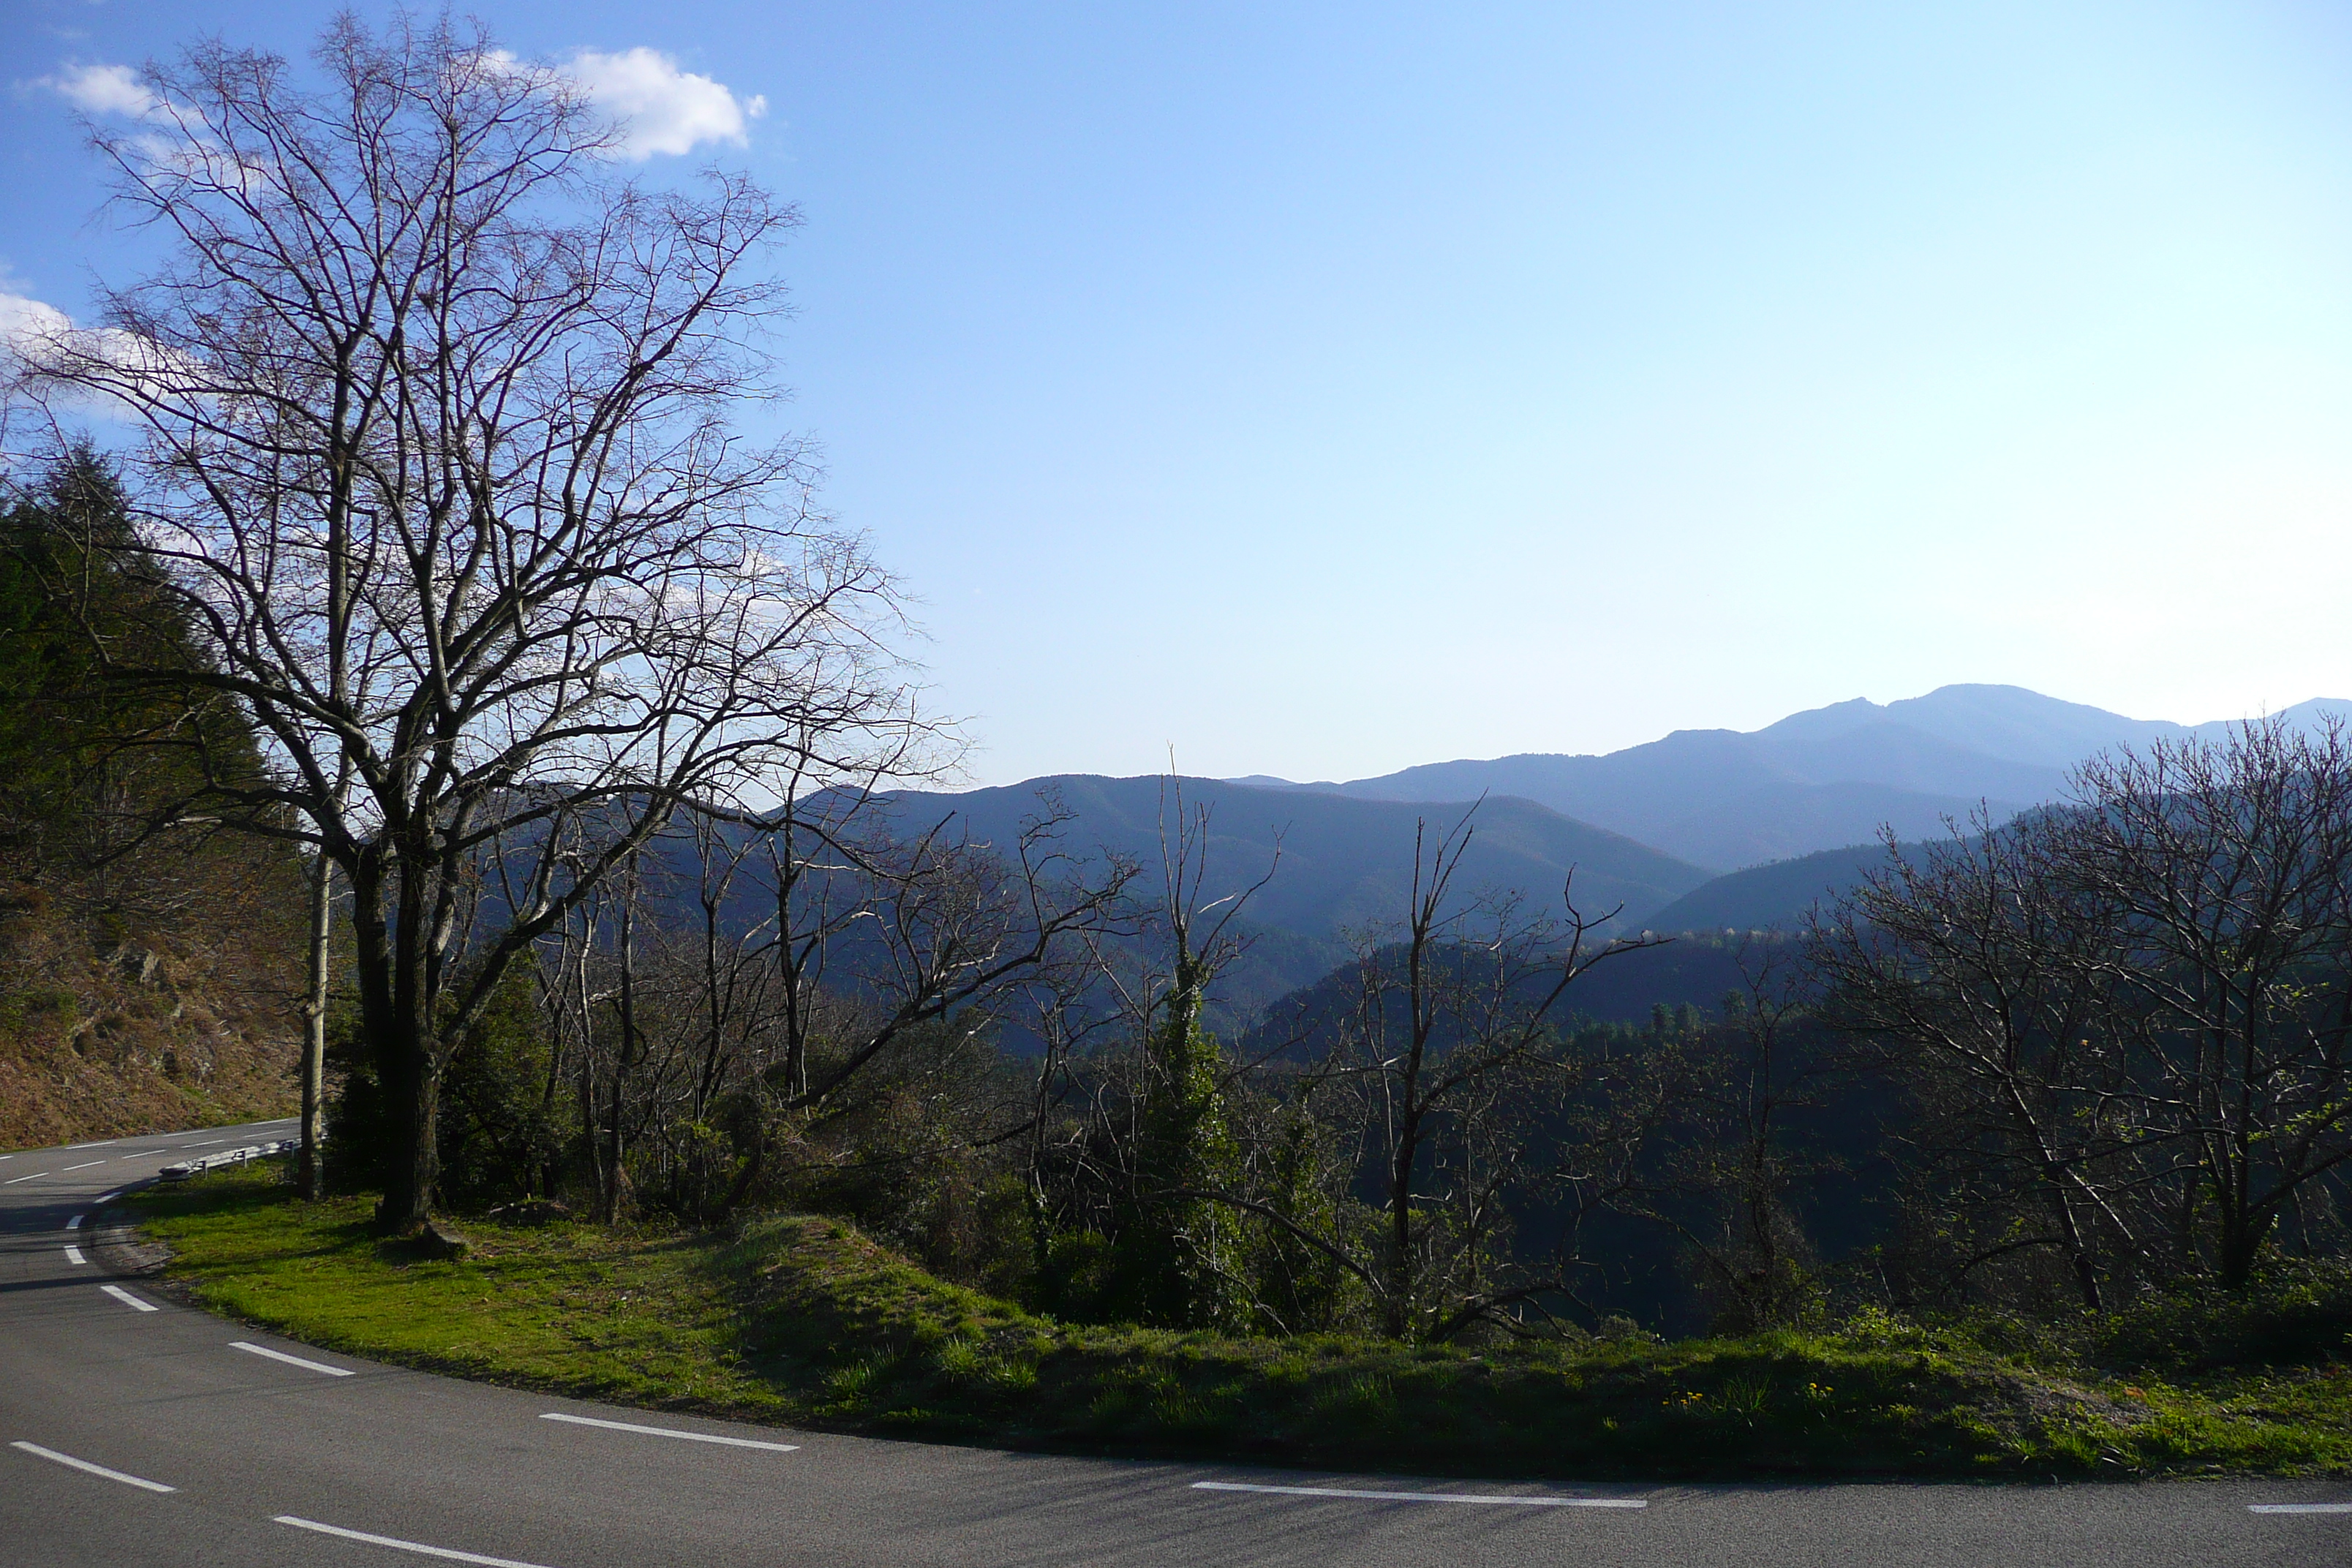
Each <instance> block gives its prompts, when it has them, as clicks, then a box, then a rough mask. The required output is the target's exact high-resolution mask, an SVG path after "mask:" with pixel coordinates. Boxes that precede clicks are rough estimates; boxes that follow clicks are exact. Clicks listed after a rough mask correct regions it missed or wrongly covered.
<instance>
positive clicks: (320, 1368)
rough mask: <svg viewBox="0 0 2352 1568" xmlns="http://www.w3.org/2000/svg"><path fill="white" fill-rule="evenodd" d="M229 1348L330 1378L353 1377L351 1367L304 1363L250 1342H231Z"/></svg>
mask: <svg viewBox="0 0 2352 1568" xmlns="http://www.w3.org/2000/svg"><path fill="white" fill-rule="evenodd" d="M228 1348H229V1349H231V1350H233V1351H247V1352H250V1353H252V1354H254V1355H266V1356H268V1358H269V1359H270V1360H271V1361H282V1362H284V1363H286V1364H287V1365H288V1366H299V1367H301V1368H303V1369H304V1370H305V1371H309V1372H323V1373H326V1374H327V1375H328V1376H329V1377H349V1376H351V1375H352V1369H351V1368H350V1367H347V1366H329V1365H328V1364H327V1363H325V1362H322V1361H304V1360H303V1359H302V1358H301V1357H300V1356H299V1355H288V1354H287V1353H286V1352H284V1351H274V1350H271V1349H270V1348H269V1347H268V1345H257V1344H255V1343H253V1342H251V1341H249V1340H231V1341H229V1342H228Z"/></svg>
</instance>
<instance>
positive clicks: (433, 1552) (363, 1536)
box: [270, 1513, 540, 1568]
mask: <svg viewBox="0 0 2352 1568" xmlns="http://www.w3.org/2000/svg"><path fill="white" fill-rule="evenodd" d="M270 1522H271V1523H272V1524H290V1525H292V1526H293V1527H294V1528H295V1529H297V1530H308V1531H315V1532H317V1533H318V1534H320V1535H334V1536H340V1537H341V1538H342V1539H343V1540H345V1541H364V1542H367V1543H368V1544H369V1545H370V1546H389V1547H391V1548H392V1549H393V1550H394V1552H415V1553H416V1554H417V1555H418V1556H419V1557H441V1558H446V1559H447V1560H448V1561H450V1562H452V1563H481V1564H482V1565H483V1568H540V1564H538V1563H519V1562H517V1561H516V1560H515V1559H513V1558H511V1557H485V1556H483V1555H482V1554H481V1553H480V1552H458V1551H456V1550H454V1549H453V1548H450V1547H446V1546H427V1545H425V1543H424V1542H421V1541H403V1540H401V1539H400V1538H399V1537H398V1536H394V1535H370V1534H369V1533H368V1532H367V1531H364V1530H345V1529H344V1528H343V1527H342V1526H341V1525H339V1524H320V1522H319V1521H317V1520H315V1519H297V1518H295V1517H294V1516H293V1515H292V1514H290V1513H281V1514H278V1516H277V1517H276V1518H274V1519H272V1520H271V1521H270Z"/></svg>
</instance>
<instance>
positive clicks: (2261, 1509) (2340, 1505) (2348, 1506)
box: [2246, 1502, 2352, 1513]
mask: <svg viewBox="0 0 2352 1568" xmlns="http://www.w3.org/2000/svg"><path fill="white" fill-rule="evenodd" d="M2246 1511H2247V1512H2248V1513H2352V1502H2250V1503H2248V1504H2247V1505H2246Z"/></svg>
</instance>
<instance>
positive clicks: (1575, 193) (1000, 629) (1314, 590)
mask: <svg viewBox="0 0 2352 1568" xmlns="http://www.w3.org/2000/svg"><path fill="white" fill-rule="evenodd" d="M363 9H364V8H363ZM328 10H329V7H327V6H324V5H320V6H316V7H311V6H305V5H288V4H274V5H240V4H235V3H231V4H219V3H217V0H215V3H208V4H207V5H205V6H203V7H201V8H192V7H189V6H186V5H156V4H144V3H131V0H100V3H97V4H91V3H88V0H12V4H11V5H9V6H8V7H7V11H6V22H7V26H5V30H0V37H5V43H0V48H5V59H0V83H5V90H0V115H5V126H0V212H5V214H6V215H7V219H6V221H5V224H0V263H5V268H6V272H5V275H0V294H5V295H10V296H15V297H17V298H19V299H21V300H37V301H40V302H42V303H44V304H47V305H49V306H52V307H55V308H57V309H59V310H65V311H67V312H68V313H75V314H80V313H85V312H86V310H87V300H88V283H89V277H90V276H91V275H92V273H93V272H95V273H97V274H100V275H105V276H109V277H113V278H125V277H129V276H131V275H132V274H134V273H135V272H136V270H137V269H138V268H139V266H140V265H141V261H142V242H141V240H140V238H139V237H137V236H136V235H132V234H126V233H124V232H122V231H121V229H120V228H118V227H116V226H113V225H111V224H110V223H108V222H107V221H105V220H104V219H102V218H94V216H93V215H94V214H95V213H96V212H97V210H98V207H99V204H100V197H101V192H100V186H99V184H98V174H97V169H96V166H95V164H94V163H93V162H92V161H91V160H90V159H89V157H88V156H87V155H85V154H84V153H81V152H80V151H79V144H78V140H77V134H76V132H75V131H74V128H73V125H72V123H71V119H70V114H69V110H68V102H67V97H68V95H67V93H65V92H63V91H61V90H60V84H63V85H65V86H74V85H76V84H79V90H81V91H83V92H84V94H85V96H87V95H88V94H89V92H90V91H93V90H95V89H94V88H93V87H92V86H91V84H92V83H93V82H100V84H101V85H102V79H99V78H94V77H92V76H91V75H90V74H89V73H90V71H91V69H92V68H95V67H104V66H110V65H122V64H135V63H136V62H137V61H139V60H140V59H142V58H145V57H147V56H151V55H156V54H162V53H166V52H168V51H170V50H171V49H172V48H173V47H174V45H175V44H176V43H178V42H179V41H181V40H182V39H183V38H184V37H185V36H186V34H187V32H188V30H189V28H190V25H191V18H192V16H201V19H202V21H203V23H204V25H205V26H213V27H216V28H217V29H218V30H220V31H221V32H222V33H223V34H224V35H225V36H226V37H229V38H230V39H232V40H234V41H238V42H247V43H255V44H260V45H266V46H268V47H277V48H280V49H283V50H286V51H289V52H295V53H299V51H300V49H301V48H302V47H304V46H305V45H306V44H307V41H308V40H309V38H310V36H311V35H313V34H314V33H315V32H316V30H317V28H318V26H320V23H321V22H322V21H323V20H324V19H325V17H326V16H327V14H328ZM480 14H481V15H482V16H484V17H485V19H486V20H487V21H488V22H489V24H490V25H491V26H493V27H494V28H495V29H496V31H497V32H498V33H499V35H500V37H502V39H503V40H504V41H505V42H506V43H507V44H508V45H509V47H512V48H514V49H515V50H517V51H518V52H520V53H525V54H537V55H547V56H551V57H561V58H571V57H573V56H574V55H575V54H576V53H577V52H578V51H580V50H583V49H586V50H593V51H600V52H601V53H602V54H603V55H604V57H606V59H607V63H608V64H609V63H610V61H611V59H612V58H614V57H622V58H635V60H636V62H637V64H638V65H639V66H641V67H645V68H646V70H650V71H651V72H652V75H651V76H650V77H646V80H647V81H649V82H650V83H651V86H650V87H649V88H648V89H647V91H648V92H649V93H650V94H651V96H649V97H646V98H645V99H644V100H643V101H644V102H645V103H646V106H647V107H646V109H645V110H644V111H643V112H644V113H645V115H646V117H647V123H648V124H651V123H653V122H654V121H656V120H660V119H661V117H662V116H663V115H665V114H667V116H668V117H669V118H668V119H667V121H662V123H664V124H666V125H667V126H668V128H669V132H670V139H671V140H673V141H684V140H692V139H694V138H695V137H696V136H698V135H700V136H701V137H702V139H701V140H700V141H699V142H698V143H697V144H696V146H695V150H694V151H693V152H692V153H688V154H687V155H685V156H683V157H679V156H667V155H664V156H654V157H651V158H649V159H648V161H647V162H646V165H645V167H646V174H647V177H649V178H655V179H661V178H668V177H674V176H675V175H676V174H678V173H681V172H683V171H685V170H687V169H688V168H690V167H691V166H693V165H694V164H696V163H699V162H701V161H704V160H707V159H712V158H716V159H718V160H719V161H721V162H724V163H730V164H732V165H739V166H743V167H748V168H750V169H751V170H753V171H754V172H756V173H757V174H759V175H760V176H761V178H762V179H763V180H765V181H766V182H767V183H768V184H771V185H772V186H773V187H774V188H776V189H777V190H779V191H781V192H782V194H784V195H787V196H788V197H790V198H791V199H793V200H794V201H797V202H798V203H799V204H801V205H802V207H803V211H804V213H805V216H806V219H807V223H806V226H805V228H804V229H803V231H802V232H801V234H800V236H799V237H797V239H796V240H795V242H794V245H793V247H792V249H791V251H790V252H789V253H788V254H787V255H786V256H785V258H783V262H782V266H783V269H784V271H785V273H786V275H787V276H788V277H789V279H791V281H792V283H793V289H794V291H795V298H796V301H797V305H798V309H799V311H800V314H799V316H798V319H797V320H796V321H794V322H793V324H792V326H791V328H790V331H789V335H788V337H787V338H786V340H785V352H786V356H787V364H788V370H789V374H790V378H791V380H792V382H793V385H794V387H795V388H796V391H797V401H796V403H795V405H793V409H792V410H791V417H792V419H793V423H794V424H795V426H797V427H798V428H800V429H802V430H804V431H806V432H808V433H810V434H812V435H814V436H815V437H818V438H819V439H820V440H821V441H822V442H823V443H824V448H825V451H826V454H827V457H826V467H827V469H828V473H829V479H828V481H827V485H826V492H825V493H826V498H827V501H828V504H829V505H830V506H831V508H832V509H833V510H835V512H836V513H837V514H838V515H839V516H840V517H841V518H842V519H843V521H845V522H848V523H850V524H852V525H854V526H856V527H857V528H860V529H863V530H865V531H867V532H868V533H869V534H870V535H871V537H872V539H873V542H874V544H875V546H876V549H877V552H879V553H880V555H881V556H882V557H883V558H884V560H885V561H886V562H887V563H889V564H891V565H892V566H893V567H894V568H896V569H897V570H898V573H899V574H901V575H902V577H903V579H904V580H905V582H906V584H907V585H908V588H909V589H910V590H911V591H912V593H913V594H914V595H915V596H916V598H917V600H918V605H917V611H916V613H917V616H918V618H919V620H920V622H921V623H922V625H923V626H924V628H925V631H926V640H925V641H924V642H923V643H922V644H921V645H920V647H919V656H920V657H921V658H922V659H923V660H924V662H925V663H926V664H927V665H928V667H929V670H930V672H931V679H932V681H933V683H934V694H933V701H934V705H935V706H936V707H937V708H939V709H940V710H944V711H948V712H952V713H955V714H959V715H963V716H965V717H966V718H967V719H968V721H969V722H968V729H969V731H970V733H971V736H972V738H973V739H974V740H975V741H976V742H978V746H977V749H976V750H975V752H973V754H972V757H971V763H970V773H971V777H972V779H973V780H974V781H975V782H989V783H1001V782H1009V781H1011V780H1013V779H1017V778H1022V777H1025V776H1028V775H1031V774H1035V773H1046V772H1056V771H1079V770H1086V771H1103V772H1111V773H1140V772H1147V771H1151V770H1153V769H1156V768H1159V767H1161V766H1164V765H1165V762H1166V758H1167V754H1168V748H1169V747H1171V745H1172V746H1173V747H1174V748H1175V751H1176V755H1177V758H1178V761H1179V762H1180V763H1181V764H1182V766H1183V767H1184V768H1185V770H1186V771H1187V772H1195V773H1224V774H1231V773H1252V772H1265V773H1285V774H1287V775H1289V776H1292V777H1302V778H1328V777H1350V776H1358V775H1362V774H1366V773H1379V772H1384V771H1387V770H1389V769H1391V768H1395V767H1399V766H1402V765H1406V764H1409V763H1418V762H1426V761H1432V760H1436V759H1441V758H1447V757H1456V756H1491V755H1496V754H1501V753H1505V752H1518V751H1569V752H1583V751H1601V750H1608V749H1612V748H1614V747H1617V746H1622V745H1625V744H1629V743H1632V742H1638V741H1643V740H1647V739H1651V738H1653V737H1654V736H1655V735H1657V734H1659V733H1661V732H1663V731H1666V730H1668V729H1674V728H1691V727H1705V726H1715V725H1725V726H1731V727H1735V728H1742V729H1746V728H1753V727H1755V726H1758V725H1760V724H1763V723H1766V722H1769V721H1771V720H1773V719H1775V718H1778V717H1780V715H1782V714H1784V713H1786V712H1789V711H1790V710H1795V709H1799V708H1804V707H1811V706H1815V705H1818V704H1821V703H1823V702H1828V701H1833V700H1841V699H1844V698H1849V697H1854V696H1868V697H1871V698H1874V699H1875V700H1882V701H1884V700H1888V699H1891V698H1895V697H1903V696H1909V695H1914V694H1916V693H1918V692H1920V691H1924V690H1927V689H1930V688H1932V687H1935V686H1937V685H1940V684H1943V683H1945V682H1948V681H1959V680H1990V681H2010V682H2015V683H2017V684H2020V685H2024V686H2031V687H2033V688H2035V689H2039V690H2042V691H2047V692H2050V693H2052V694H2053V695H2056V696H2061V697H2064V698H2069V699H2072V700H2080V701H2087V702H2095V703H2097V704H2100V705H2101V706H2104V707H2109V708H2114V709H2117V710H2123V711H2126V712H2128V713H2131V714H2134V715H2135V716H2139V717H2148V718H2168V719H2177V720H2182V721H2201V720H2207V719H2212V718H2219V717H2236V716H2239V715H2242V714H2245V713H2249V712H2252V711H2257V710H2261V709H2263V708H2264V707H2271V708H2276V707H2282V706H2284V705H2286V704H2288V703H2291V702H2294V701H2298V700H2303V699H2305V698H2308V697H2313V696H2317V695H2327V696H2347V695H2352V637H2347V631H2352V626H2347V616H2346V614H2345V609H2344V605H2345V603H2346V599H2347V589H2352V200H2347V197H2352V92H2347V90H2346V84H2347V81H2352V20H2347V13H2345V12H2344V11H2343V10H2342V9H2341V8H2340V7H2329V6H2323V5H2286V4H2263V3H2262V0H2241V3H2237V4H2230V5H2165V4H2162V3H2160V0H2158V3H2147V0H2142V3H2138V4H2133V5H2067V4H2063V3H2057V0H2042V3H2039V4H2033V5H2013V6H2001V5H1946V6H1935V7H1929V6H1886V5H1852V6H1839V5H1818V6H1806V5H1722V6H1706V5H1678V4H1673V3H1658V4H1646V5H1619V6H1575V5H1543V6H1533V5H1530V6H1509V5H1497V6H1486V7H1470V6H1464V5H1449V6H1444V7H1439V6H1425V7H1404V6H1387V7H1383V6H1380V5H1368V4H1351V5H1288V6H1285V5H1265V4H1254V5H1230V6H1226V5H1213V4H1188V5H1182V6H1165V7H1153V6H1145V5H1125V6H1080V5H1068V6H1055V5H1027V6H1013V5H1006V6H993V7H980V6H971V7H944V6H930V7H919V6H887V5H872V4H867V5H796V4H763V5H715V4H696V3H694V0H677V3H674V4H671V5H663V6H646V5H601V4H593V3H590V4H571V3H567V4H564V5H545V4H538V3H532V4H514V5H485V6H482V7H480ZM634 49H647V50H652V51H656V52H657V53H658V54H659V55H660V56H662V57H664V59H663V60H662V61H656V62H652V63H651V64H650V65H648V64H647V62H646V58H645V57H626V56H625V51H629V50H634ZM616 69H617V67H616ZM665 71H667V75H664V74H663V72H665ZM640 75H641V76H642V75H644V72H642V71H641V72H640ZM693 77H700V78H704V79H707V81H705V82H703V83H700V84H698V83H695V82H693V81H692V80H690V78H693ZM719 89H724V91H723V93H722V92H720V91H719ZM664 92H670V93H671V94H672V98H671V99H670V100H665V99H663V97H662V94H663V93H664ZM714 94H717V95H718V96H717V97H716V98H714V97H713V95H714ZM681 95H682V96H681ZM755 97H756V98H757V99H759V100H763V102H762V104H761V106H760V107H761V108H763V110H764V112H763V113H761V114H760V115H758V116H757V117H756V118H755V117H751V115H750V113H749V110H751V108H752V107H753V104H752V100H754V98H755ZM730 114H732V115H734V116H736V117H737V118H736V119H735V120H734V121H731V122H730V121H728V119H727V116H728V115H730ZM730 128H734V129H740V140H739V139H737V138H736V137H734V136H731V135H729V134H725V133H724V132H727V131H728V130H730ZM649 134H651V133H650V132H649ZM18 308H19V309H22V308H26V307H23V306H19V307H18Z"/></svg>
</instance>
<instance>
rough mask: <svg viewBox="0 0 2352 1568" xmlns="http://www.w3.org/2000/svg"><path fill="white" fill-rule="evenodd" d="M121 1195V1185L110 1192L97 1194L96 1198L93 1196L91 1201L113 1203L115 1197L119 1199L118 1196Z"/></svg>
mask: <svg viewBox="0 0 2352 1568" xmlns="http://www.w3.org/2000/svg"><path fill="white" fill-rule="evenodd" d="M121 1195H122V1189H121V1187H117V1188H115V1189H114V1190H113V1191H112V1192H110V1193H100V1194H98V1196H96V1197H95V1198H92V1199H91V1200H90V1202H92V1203H99V1204H110V1203H112V1202H113V1201H114V1200H115V1199H117V1198H119V1197H121Z"/></svg>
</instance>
